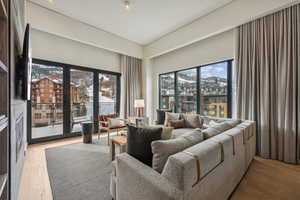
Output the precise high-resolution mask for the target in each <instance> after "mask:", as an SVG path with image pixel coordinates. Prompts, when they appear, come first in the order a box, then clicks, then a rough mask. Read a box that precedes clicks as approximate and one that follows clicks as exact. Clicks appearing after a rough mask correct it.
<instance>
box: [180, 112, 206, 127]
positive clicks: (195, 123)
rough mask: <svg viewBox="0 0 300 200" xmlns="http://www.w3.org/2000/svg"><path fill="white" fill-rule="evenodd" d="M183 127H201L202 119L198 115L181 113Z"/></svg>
mask: <svg viewBox="0 0 300 200" xmlns="http://www.w3.org/2000/svg"><path fill="white" fill-rule="evenodd" d="M182 118H183V119H184V125H185V128H201V127H202V124H203V119H202V118H200V116H199V115H194V114H183V115H182Z"/></svg>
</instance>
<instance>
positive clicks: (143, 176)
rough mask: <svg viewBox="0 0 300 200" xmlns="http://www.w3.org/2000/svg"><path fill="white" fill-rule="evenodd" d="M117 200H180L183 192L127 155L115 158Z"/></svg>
mask: <svg viewBox="0 0 300 200" xmlns="http://www.w3.org/2000/svg"><path fill="white" fill-rule="evenodd" d="M116 161H117V162H116V167H117V200H133V199H143V200H182V199H183V192H182V191H180V190H179V189H177V188H176V187H175V186H174V185H172V184H171V183H170V182H169V181H168V180H167V179H166V178H164V177H163V176H161V175H160V174H159V173H158V172H156V171H155V170H153V169H152V168H150V167H148V166H146V165H144V164H143V163H141V162H140V161H138V160H137V159H135V158H133V157H132V156H130V155H129V154H127V153H123V154H119V155H118V156H117V158H116Z"/></svg>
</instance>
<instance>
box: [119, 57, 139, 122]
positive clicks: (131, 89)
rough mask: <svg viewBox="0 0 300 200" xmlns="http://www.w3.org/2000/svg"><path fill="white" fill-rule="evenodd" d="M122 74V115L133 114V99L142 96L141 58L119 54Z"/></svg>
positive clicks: (126, 116)
mask: <svg viewBox="0 0 300 200" xmlns="http://www.w3.org/2000/svg"><path fill="white" fill-rule="evenodd" d="M121 70H122V74H123V83H122V86H123V87H122V88H123V90H122V99H123V101H121V106H122V107H123V108H122V109H121V110H123V116H124V117H125V118H128V117H130V116H135V115H136V113H135V108H134V101H135V100H136V99H141V98H142V60H141V59H137V58H133V57H130V56H125V55H122V56H121Z"/></svg>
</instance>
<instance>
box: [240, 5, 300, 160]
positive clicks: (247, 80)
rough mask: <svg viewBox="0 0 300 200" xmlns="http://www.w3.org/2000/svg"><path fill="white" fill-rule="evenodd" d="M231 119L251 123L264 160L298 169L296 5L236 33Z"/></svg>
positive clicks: (299, 32)
mask: <svg viewBox="0 0 300 200" xmlns="http://www.w3.org/2000/svg"><path fill="white" fill-rule="evenodd" d="M236 45H237V46H236V78H237V83H236V84H237V85H236V86H237V88H236V94H237V99H236V100H237V116H238V117H239V118H242V119H251V120H255V121H256V122H257V128H258V132H257V136H258V137H257V139H258V141H257V150H258V154H259V155H261V156H262V157H264V158H271V159H276V160H280V161H284V162H287V163H294V164H296V163H297V162H298V163H299V144H300V142H299V139H300V133H299V131H300V130H299V129H300V124H299V123H300V122H299V117H300V114H299V113H300V97H299V95H300V4H298V5H295V6H293V7H290V8H287V9H284V10H282V11H280V12H277V13H275V14H272V15H269V16H266V17H263V18H261V19H258V20H255V21H253V22H250V23H248V24H245V25H242V26H240V27H239V28H238V30H237V41H236Z"/></svg>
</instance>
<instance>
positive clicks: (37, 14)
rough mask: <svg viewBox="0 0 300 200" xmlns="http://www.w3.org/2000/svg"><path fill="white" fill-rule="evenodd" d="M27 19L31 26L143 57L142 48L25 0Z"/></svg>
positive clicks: (118, 51) (71, 38)
mask: <svg viewBox="0 0 300 200" xmlns="http://www.w3.org/2000/svg"><path fill="white" fill-rule="evenodd" d="M26 6H27V16H26V17H27V21H28V22H29V23H30V24H31V25H32V27H33V28H35V29H37V30H41V31H44V32H48V33H51V34H54V35H57V36H60V37H64V38H67V39H70V40H74V41H78V42H81V43H85V44H88V45H91V46H95V47H98V48H102V49H106V50H109V51H112V52H116V53H120V54H124V55H129V56H133V57H136V58H142V57H143V48H142V46H140V45H138V44H137V43H135V42H131V41H129V40H126V39H124V38H121V37H119V36H116V35H114V34H111V33H108V32H106V31H103V30H101V29H97V28H95V27H93V26H90V25H87V24H85V23H82V22H80V21H77V20H74V19H72V18H70V17H67V16H65V15H62V14H59V13H57V12H54V11H51V10H49V9H46V8H44V7H41V6H39V5H37V4H34V3H32V2H30V1H27V4H26Z"/></svg>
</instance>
